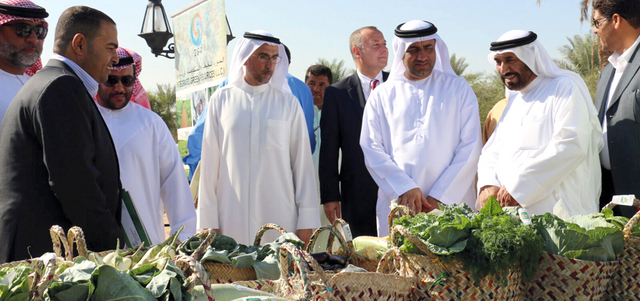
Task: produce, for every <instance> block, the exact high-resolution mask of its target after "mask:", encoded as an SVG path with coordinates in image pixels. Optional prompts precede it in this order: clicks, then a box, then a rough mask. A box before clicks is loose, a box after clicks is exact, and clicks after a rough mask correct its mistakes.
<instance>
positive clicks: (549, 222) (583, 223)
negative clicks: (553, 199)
mask: <svg viewBox="0 0 640 301" xmlns="http://www.w3.org/2000/svg"><path fill="white" fill-rule="evenodd" d="M531 221H532V222H533V225H534V227H535V229H536V231H537V232H538V233H539V234H540V235H541V236H542V237H543V240H544V250H545V251H547V252H549V253H552V254H558V255H561V256H564V257H568V258H576V259H582V260H591V261H613V260H616V256H617V254H619V253H620V252H621V251H622V249H623V248H624V236H623V234H622V232H620V229H619V228H618V227H617V226H616V225H614V224H613V223H610V222H608V221H607V218H606V217H605V214H602V213H595V214H588V215H577V216H573V217H571V218H570V219H569V221H566V222H565V221H564V220H562V219H560V218H558V217H557V216H555V215H553V214H550V213H546V214H544V215H537V216H534V217H533V218H532V219H531Z"/></svg>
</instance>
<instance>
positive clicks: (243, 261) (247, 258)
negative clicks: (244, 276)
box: [231, 251, 258, 269]
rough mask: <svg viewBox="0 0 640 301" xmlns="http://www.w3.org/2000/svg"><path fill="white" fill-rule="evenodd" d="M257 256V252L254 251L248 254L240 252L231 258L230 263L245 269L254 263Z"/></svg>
mask: <svg viewBox="0 0 640 301" xmlns="http://www.w3.org/2000/svg"><path fill="white" fill-rule="evenodd" d="M257 258H258V252H257V251H254V252H251V253H249V254H240V255H238V256H236V257H233V258H231V263H232V264H233V267H235V268H240V269H246V268H250V267H252V266H253V264H254V263H256V259H257Z"/></svg>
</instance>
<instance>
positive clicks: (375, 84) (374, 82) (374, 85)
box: [371, 79, 380, 91]
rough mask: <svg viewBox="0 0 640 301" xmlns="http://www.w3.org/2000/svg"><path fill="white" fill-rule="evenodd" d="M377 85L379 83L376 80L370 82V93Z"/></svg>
mask: <svg viewBox="0 0 640 301" xmlns="http://www.w3.org/2000/svg"><path fill="white" fill-rule="evenodd" d="M378 83H380V81H379V80H377V79H374V80H371V91H373V90H375V89H376V87H377V86H378Z"/></svg>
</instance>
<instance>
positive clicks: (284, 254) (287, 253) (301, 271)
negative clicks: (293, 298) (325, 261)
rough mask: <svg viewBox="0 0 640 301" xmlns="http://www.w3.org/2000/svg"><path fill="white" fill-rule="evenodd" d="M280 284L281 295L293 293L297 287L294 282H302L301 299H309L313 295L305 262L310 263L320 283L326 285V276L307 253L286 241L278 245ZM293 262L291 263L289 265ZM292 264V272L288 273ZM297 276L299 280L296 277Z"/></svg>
mask: <svg viewBox="0 0 640 301" xmlns="http://www.w3.org/2000/svg"><path fill="white" fill-rule="evenodd" d="M279 256H280V281H279V283H280V286H281V288H282V290H283V292H281V293H282V294H283V295H289V296H290V295H291V294H292V293H294V289H295V288H296V287H298V285H297V283H295V282H298V281H300V282H302V287H303V289H304V295H303V297H302V300H310V299H311V297H313V292H312V290H311V282H310V281H309V276H308V274H309V268H308V265H307V264H310V265H311V267H313V268H314V270H315V273H317V274H318V276H319V277H320V281H321V282H322V284H324V285H326V283H327V276H326V274H325V273H324V270H323V269H322V267H320V265H319V264H318V262H317V261H316V260H315V259H313V257H311V256H309V253H307V252H305V251H303V250H300V249H299V248H297V247H296V246H294V245H293V244H292V243H289V242H286V243H284V244H282V245H281V246H280V255H279ZM291 263H293V265H291ZM291 266H293V273H292V274H291V275H290V273H289V270H290V268H291ZM298 277H299V280H298V279H297V278H298Z"/></svg>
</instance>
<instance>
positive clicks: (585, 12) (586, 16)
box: [536, 0, 611, 70]
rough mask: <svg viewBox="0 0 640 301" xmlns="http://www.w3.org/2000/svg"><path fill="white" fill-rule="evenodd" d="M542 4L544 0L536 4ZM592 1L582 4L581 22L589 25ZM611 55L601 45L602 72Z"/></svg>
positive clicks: (599, 52)
mask: <svg viewBox="0 0 640 301" xmlns="http://www.w3.org/2000/svg"><path fill="white" fill-rule="evenodd" d="M541 2H542V0H536V3H537V4H538V6H540V3H541ZM591 3H592V0H582V1H581V2H580V12H581V13H580V22H584V21H588V22H589V23H591V13H590V12H589V7H590V6H591ZM610 55H611V52H605V51H604V50H603V49H602V45H600V47H598V58H599V62H600V70H602V68H604V67H605V66H606V65H607V64H608V63H609V61H608V60H607V58H608V57H609V56H610Z"/></svg>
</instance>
